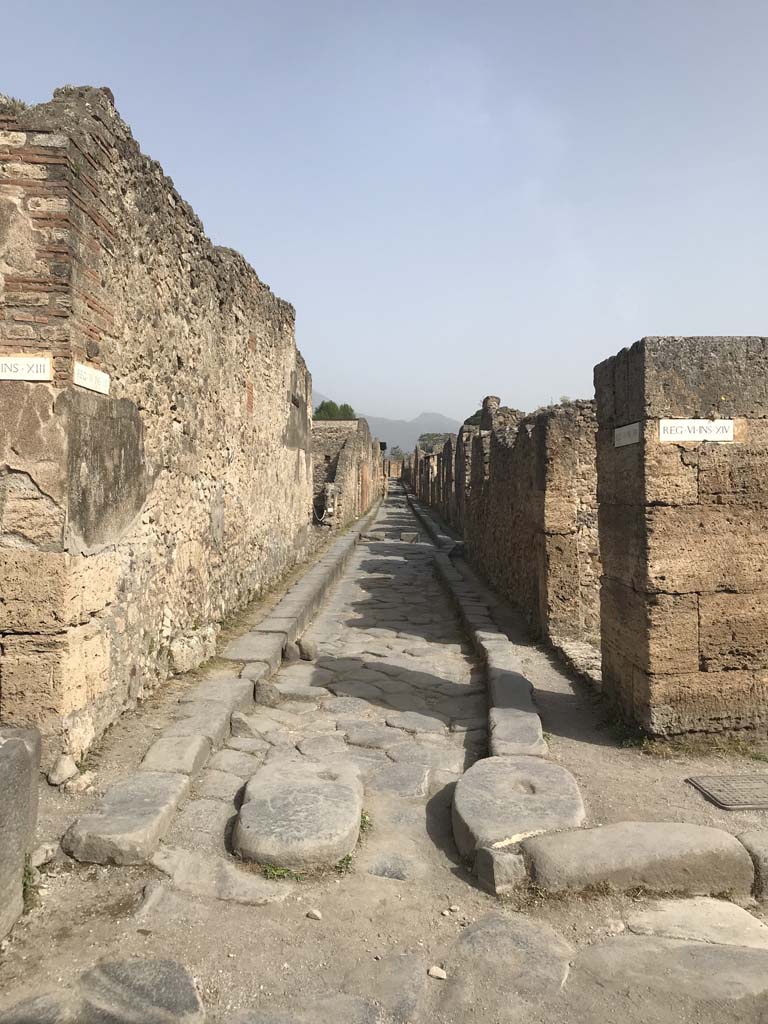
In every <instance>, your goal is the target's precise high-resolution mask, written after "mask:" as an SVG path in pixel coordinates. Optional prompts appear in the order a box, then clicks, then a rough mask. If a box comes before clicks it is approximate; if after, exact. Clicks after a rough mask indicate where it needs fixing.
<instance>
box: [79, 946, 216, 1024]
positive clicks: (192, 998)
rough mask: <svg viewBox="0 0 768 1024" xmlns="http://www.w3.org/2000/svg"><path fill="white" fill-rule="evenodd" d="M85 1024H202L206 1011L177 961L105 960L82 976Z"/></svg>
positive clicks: (82, 1019)
mask: <svg viewBox="0 0 768 1024" xmlns="http://www.w3.org/2000/svg"><path fill="white" fill-rule="evenodd" d="M78 989H79V994H80V996H81V998H82V1000H83V1011H82V1016H81V1017H80V1020H81V1021H82V1024H134V1022H138V1021H141V1024H170V1022H172V1021H173V1022H176V1021H178V1022H182V1021H183V1022H184V1024H198V1022H200V1024H202V1022H203V1021H204V1020H205V1011H204V1009H203V1005H202V1003H201V1001H200V997H199V995H198V994H197V989H196V988H195V984H194V982H193V981H192V978H191V976H190V974H189V973H188V971H187V970H186V969H185V968H184V967H182V965H181V964H179V963H176V962H175V961H173V960H124V961H120V960H118V961H114V962H112V963H101V964H98V965H97V966H96V967H93V968H91V970H89V971H86V972H85V973H84V974H83V975H81V977H80V982H79V986H78Z"/></svg>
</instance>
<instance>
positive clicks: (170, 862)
mask: <svg viewBox="0 0 768 1024" xmlns="http://www.w3.org/2000/svg"><path fill="white" fill-rule="evenodd" d="M151 863H152V865H153V867H156V868H158V870H160V871H162V872H164V873H165V874H166V875H168V876H169V877H170V878H171V880H172V882H173V884H174V886H175V887H176V888H177V889H181V890H182V892H189V893H192V894H193V895H195V896H204V897H207V898H208V899H216V900H229V901H231V902H233V903H244V904H247V905H248V906H254V907H260V906H264V905H265V904H267V903H275V902H277V901H280V900H284V899H285V898H286V897H287V896H288V895H289V893H290V891H291V887H290V885H286V884H285V883H280V884H278V883H276V882H270V881H268V880H267V879H266V878H262V877H261V876H260V875H254V874H253V873H252V872H249V871H245V870H243V869H242V868H238V867H237V866H236V865H235V864H233V863H232V862H231V861H228V860H225V859H224V858H223V857H217V856H216V855H215V854H204V853H197V852H193V851H191V850H184V849H181V847H177V846H161V847H160V849H159V850H158V851H157V853H155V855H154V856H153V857H152V860H151Z"/></svg>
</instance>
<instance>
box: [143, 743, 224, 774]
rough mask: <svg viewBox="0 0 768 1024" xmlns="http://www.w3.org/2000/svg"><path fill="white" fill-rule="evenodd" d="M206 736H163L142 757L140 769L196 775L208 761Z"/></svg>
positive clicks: (209, 748) (208, 744) (209, 746)
mask: <svg viewBox="0 0 768 1024" xmlns="http://www.w3.org/2000/svg"><path fill="white" fill-rule="evenodd" d="M210 752H211V741H210V740H209V739H208V737H207V736H163V737H161V738H160V739H159V740H155V742H154V743H153V744H152V746H151V747H150V748H149V750H148V751H147V752H146V754H145V755H144V758H143V759H142V762H141V767H142V768H143V769H144V771H149V772H181V773H182V774H184V775H196V774H197V773H198V772H199V771H200V769H201V768H202V767H203V765H204V764H205V762H206V761H207V760H208V755H209V754H210Z"/></svg>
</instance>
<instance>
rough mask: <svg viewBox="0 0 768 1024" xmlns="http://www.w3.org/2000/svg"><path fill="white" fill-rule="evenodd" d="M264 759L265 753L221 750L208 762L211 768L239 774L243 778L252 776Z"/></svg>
mask: <svg viewBox="0 0 768 1024" xmlns="http://www.w3.org/2000/svg"><path fill="white" fill-rule="evenodd" d="M263 760H264V755H263V754H246V753H244V752H243V751H242V750H229V749H225V750H219V751H217V752H216V753H215V754H214V755H213V757H212V758H211V759H210V761H209V762H208V767H209V768H215V769H216V770H217V771H220V772H229V773H230V774H232V775H238V776H240V778H241V779H247V778H250V776H251V775H253V773H254V772H255V771H257V770H258V769H259V768H260V767H261V764H262V761H263Z"/></svg>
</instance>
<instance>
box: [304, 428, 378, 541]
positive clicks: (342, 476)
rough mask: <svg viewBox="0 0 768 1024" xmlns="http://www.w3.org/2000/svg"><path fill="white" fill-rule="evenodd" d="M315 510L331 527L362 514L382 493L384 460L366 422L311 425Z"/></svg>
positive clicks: (343, 523)
mask: <svg viewBox="0 0 768 1024" xmlns="http://www.w3.org/2000/svg"><path fill="white" fill-rule="evenodd" d="M312 445H313V460H314V465H315V471H314V493H315V508H316V510H317V512H318V515H319V517H323V521H324V522H326V523H328V525H331V526H337V527H339V526H346V525H347V524H348V523H350V522H352V521H353V520H355V519H358V518H359V517H360V516H361V515H364V514H365V513H366V512H367V511H368V509H369V508H370V507H371V505H372V504H373V503H374V501H377V500H378V499H379V498H380V497H381V496H382V495H383V493H384V485H385V477H384V459H383V457H382V453H381V447H380V445H379V442H378V441H375V440H374V439H373V438H372V437H371V431H370V428H369V427H368V423H367V421H366V420H364V419H357V420H316V421H315V422H314V423H313V425H312Z"/></svg>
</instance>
